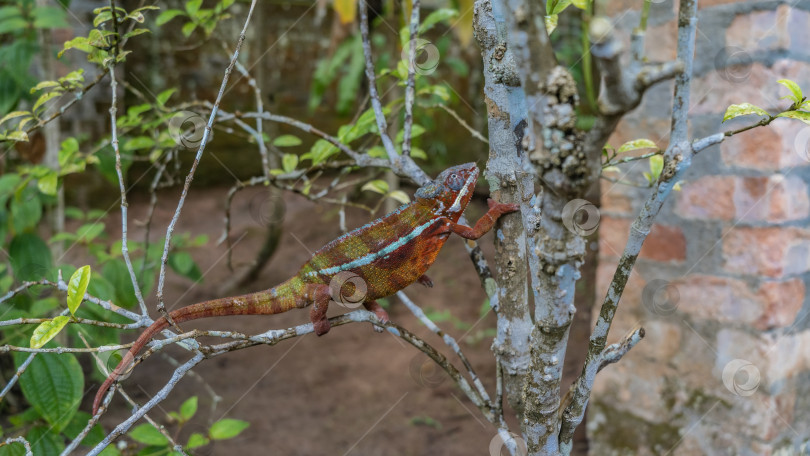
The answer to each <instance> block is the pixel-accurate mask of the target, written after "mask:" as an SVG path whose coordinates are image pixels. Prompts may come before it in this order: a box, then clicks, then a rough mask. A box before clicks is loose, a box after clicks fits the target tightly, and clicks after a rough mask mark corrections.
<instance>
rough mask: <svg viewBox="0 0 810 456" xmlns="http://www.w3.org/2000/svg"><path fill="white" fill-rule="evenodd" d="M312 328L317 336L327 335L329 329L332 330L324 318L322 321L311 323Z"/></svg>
mask: <svg viewBox="0 0 810 456" xmlns="http://www.w3.org/2000/svg"><path fill="white" fill-rule="evenodd" d="M312 326H313V327H315V334H316V335H318V336H323V335H324V334H326V333H328V332H329V330H330V329H332V325H331V324H330V323H329V320H327V319H326V318H324V319H323V320H318V321H313V322H312Z"/></svg>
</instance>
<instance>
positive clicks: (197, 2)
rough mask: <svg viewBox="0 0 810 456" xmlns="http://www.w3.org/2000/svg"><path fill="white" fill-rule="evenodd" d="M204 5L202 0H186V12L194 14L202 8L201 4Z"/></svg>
mask: <svg viewBox="0 0 810 456" xmlns="http://www.w3.org/2000/svg"><path fill="white" fill-rule="evenodd" d="M201 5H202V0H188V1H187V2H186V12H188V14H189V15H190V16H194V15H195V14H197V12H198V11H199V10H200V6H201Z"/></svg>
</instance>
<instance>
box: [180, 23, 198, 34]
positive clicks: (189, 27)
mask: <svg viewBox="0 0 810 456" xmlns="http://www.w3.org/2000/svg"><path fill="white" fill-rule="evenodd" d="M196 28H197V24H195V23H193V22H186V23H185V24H183V28H182V29H180V31H182V32H183V36H185V37H186V38H188V37H190V36H191V34H192V33H194V29H196Z"/></svg>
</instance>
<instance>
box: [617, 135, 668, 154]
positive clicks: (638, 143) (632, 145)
mask: <svg viewBox="0 0 810 456" xmlns="http://www.w3.org/2000/svg"><path fill="white" fill-rule="evenodd" d="M637 149H658V146H656V145H655V143H654V142H652V141H650V140H649V139H634V140H632V141H627V142H626V143H624V144H622V146H621V147H619V150H618V151H617V152H616V153H618V154H621V153H624V152H629V151H631V150H637Z"/></svg>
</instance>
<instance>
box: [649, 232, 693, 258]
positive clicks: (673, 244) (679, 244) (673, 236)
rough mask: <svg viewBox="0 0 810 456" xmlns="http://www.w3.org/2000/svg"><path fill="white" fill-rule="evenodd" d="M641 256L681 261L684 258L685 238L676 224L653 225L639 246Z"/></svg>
mask: <svg viewBox="0 0 810 456" xmlns="http://www.w3.org/2000/svg"><path fill="white" fill-rule="evenodd" d="M641 258H645V259H648V260H655V261H665V262H666V261H669V262H672V261H683V260H685V259H686V238H685V237H684V235H683V231H682V230H681V229H680V228H678V227H676V226H667V225H658V224H655V225H653V227H652V229H651V230H650V234H649V236H647V239H646V240H645V241H644V245H643V246H642V247H641Z"/></svg>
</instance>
